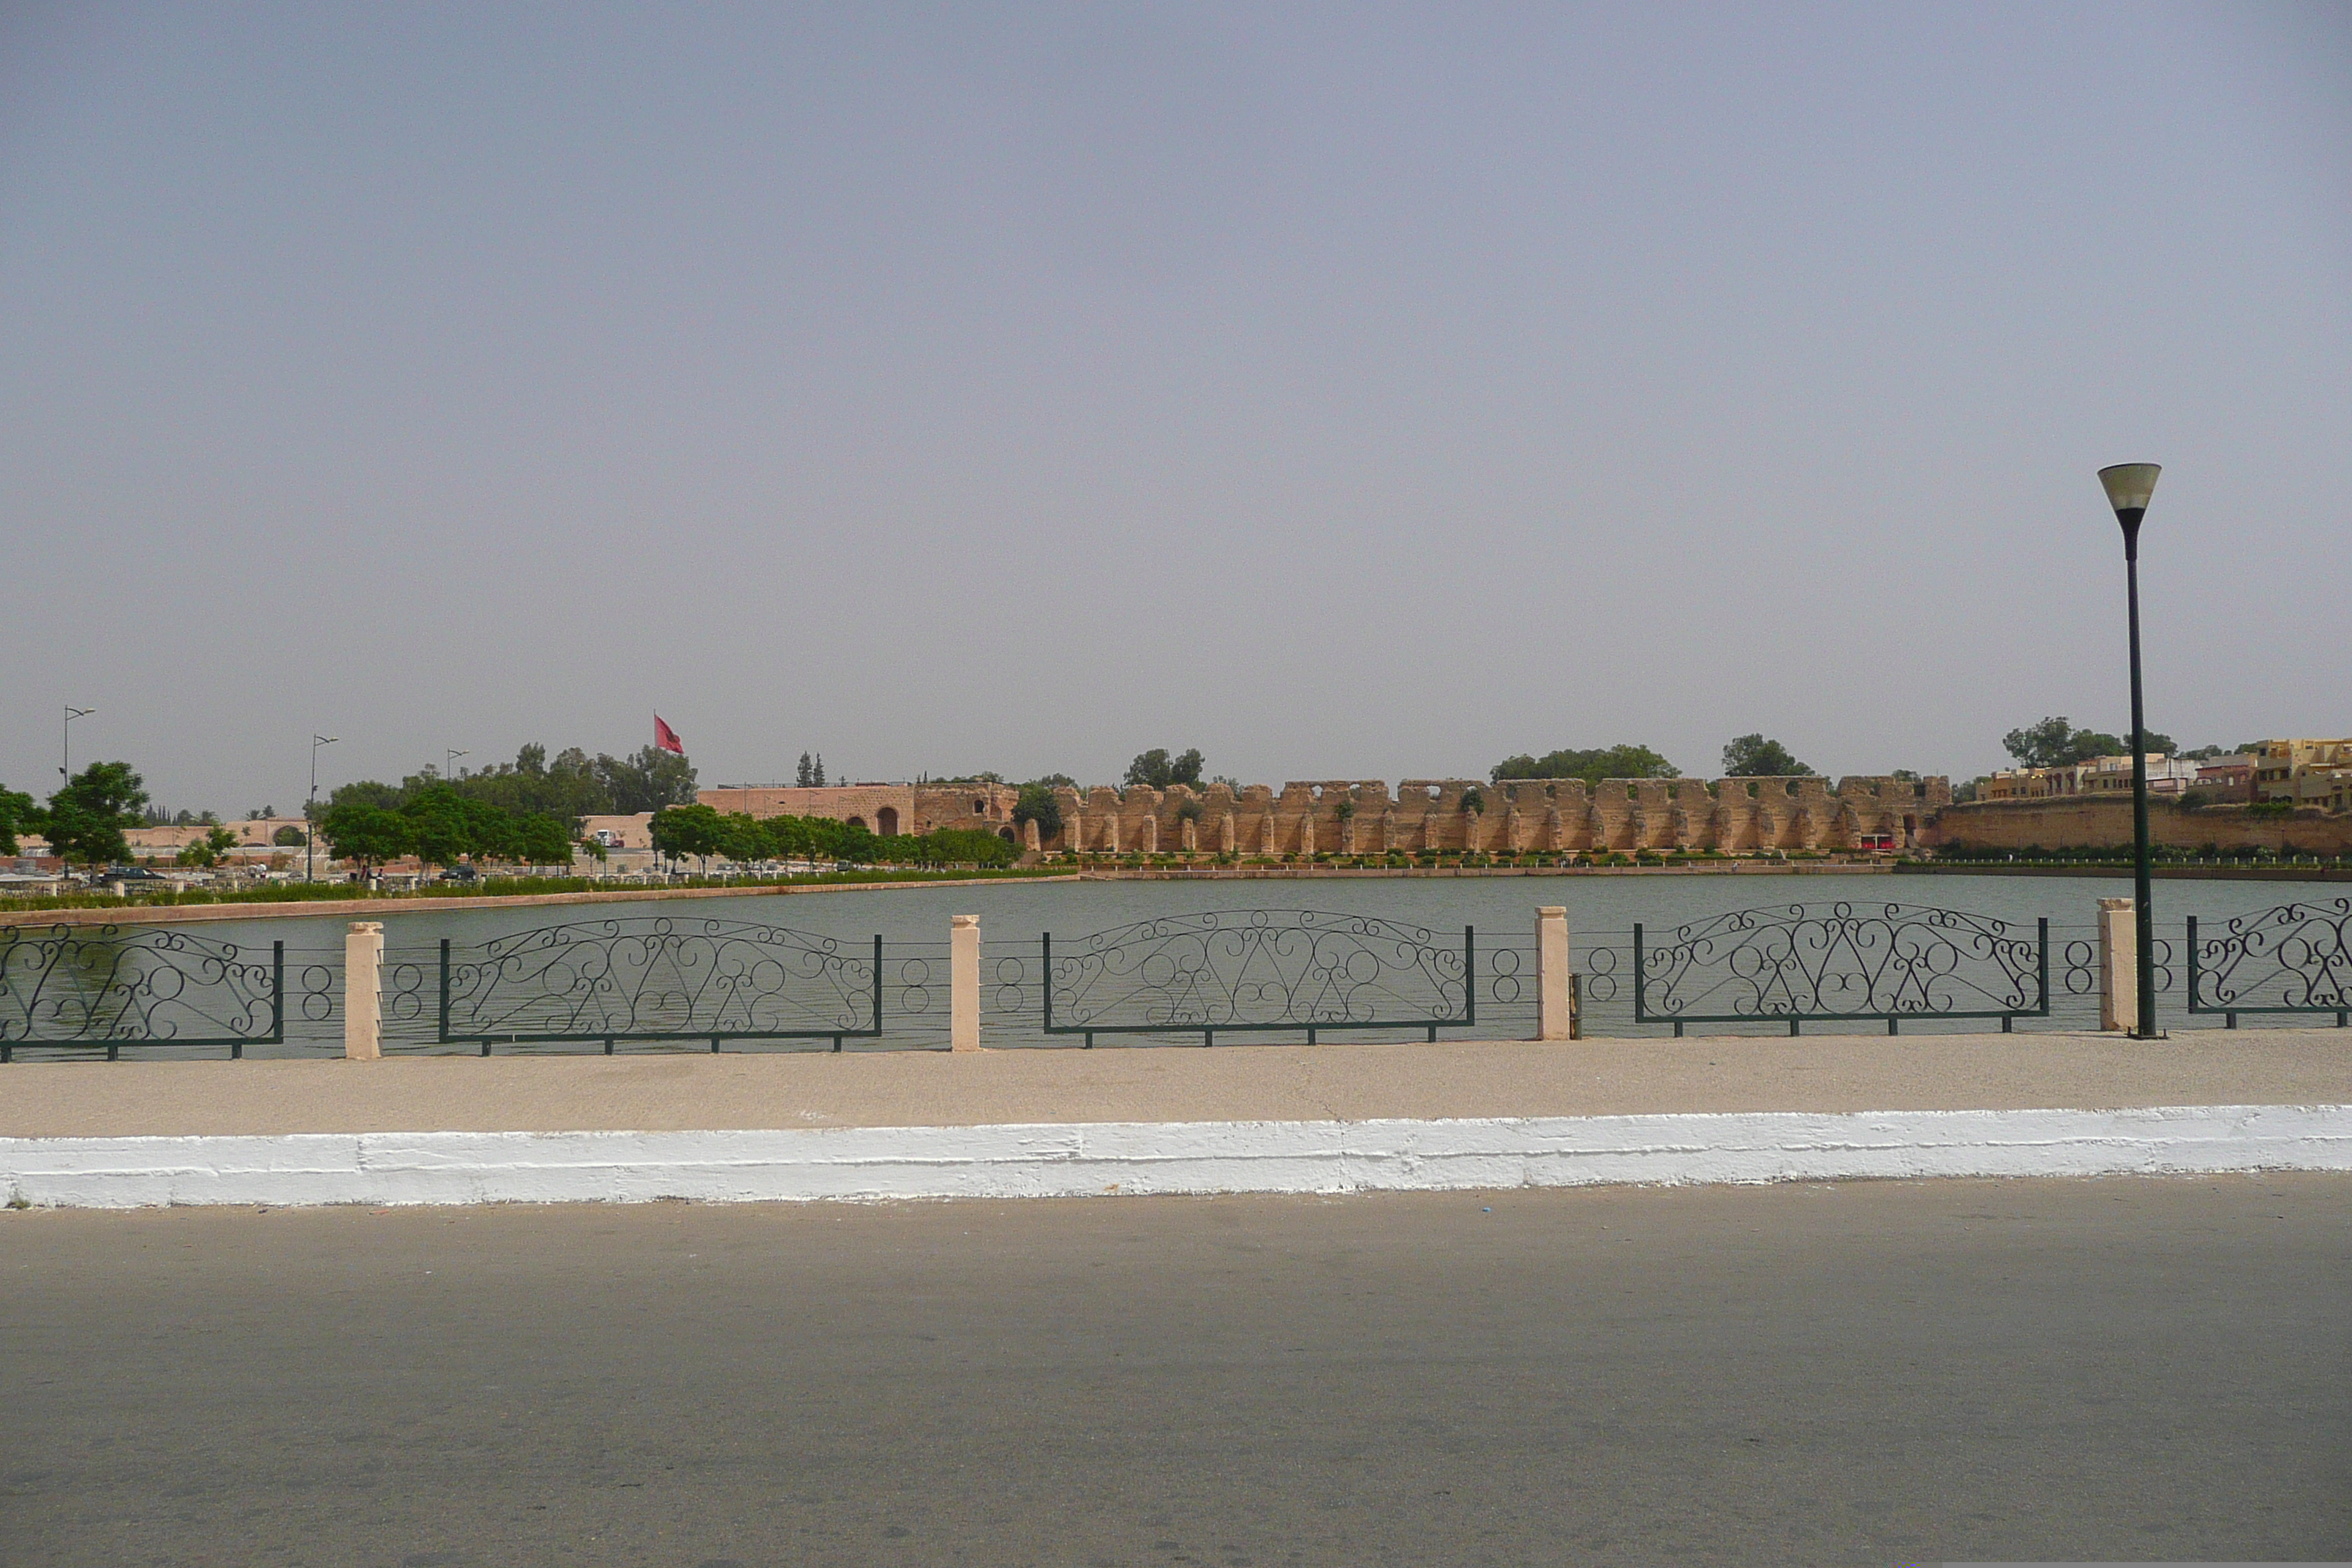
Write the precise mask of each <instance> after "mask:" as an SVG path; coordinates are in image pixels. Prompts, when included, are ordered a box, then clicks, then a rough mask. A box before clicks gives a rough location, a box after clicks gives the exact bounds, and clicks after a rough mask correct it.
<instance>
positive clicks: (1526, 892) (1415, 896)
mask: <svg viewBox="0 0 2352 1568" xmlns="http://www.w3.org/2000/svg"><path fill="white" fill-rule="evenodd" d="M2323 888H2324V889H2327V892H2328V894H2329V895H2330V896H2333V895H2334V894H2335V893H2336V892H2337V891H2339V890H2340V889H2336V888H2335V887H2333V886H2332V885H2329V884H2313V883H2296V882H2250V881H2221V880H2215V881H2201V880H2200V881H2188V880H2180V881H2172V880H2167V881H2159V882H2158V884H2157V887H2156V905H2157V930H2158V935H2159V937H2161V938H2163V939H2164V940H2165V941H2167V942H2170V943H2173V944H2176V945H2177V944H2178V942H2179V940H2180V936H2181V929H2182V926H2183V922H2184V919H2185V917H2186V916H2188V915H2189V914H2192V913H2193V914H2196V915H2198V916H2199V917H2200V919H2201V920H2206V921H2213V920H2220V919H2223V918H2227V917H2230V916H2235V915H2245V914H2252V913H2255V912H2258V911H2260V910H2267V909H2270V908H2272V907H2273V906H2274V905H2278V904H2282V903H2285V902H2287V901H2289V900H2296V899H2308V898H2311V897H2314V896H2315V895H2317V894H2318V893H2319V891H2320V889H2323ZM2130 891H2131V881H2130V879H2129V878H2128V877H1998V876H1992V877H1986V876H1948V877H1890V876H1815V875H1803V876H1755V875H1739V876H1674V875H1663V876H1662V875H1652V876H1630V877H1589V876H1584V877H1495V878H1470V877H1465V878H1333V879H1295V880H1294V879H1245V880H1232V881H1087V882H1027V881H1024V882H999V883H986V884H980V885H975V886H968V887H958V888H941V887H936V886H929V885H923V884H910V885H902V886H895V887H893V886H866V887H853V888H844V889H832V890H826V891H823V892H813V893H796V894H763V895H759V896H754V897H747V898H740V899H723V900H645V901H631V902H621V903H612V904H602V905H597V906H594V907H593V908H594V917H595V918H600V919H601V918H607V917H611V918H628V917H651V916H664V917H667V918H669V919H671V920H673V921H677V923H678V924H679V925H680V926H681V927H690V926H692V925H694V924H695V923H697V922H698V921H703V920H706V919H709V920H721V921H730V922H736V921H741V922H753V923H761V924H772V925H778V926H784V927H789V928H793V929H796V930H800V931H810V932H814V933H816V934H818V935H821V936H824V937H829V938H835V939H838V940H840V941H842V942H871V940H872V938H873V937H875V936H877V935H879V936H881V937H882V938H883V939H884V941H885V943H886V945H887V952H888V955H889V956H888V966H889V978H890V991H891V995H890V999H889V1006H888V1026H887V1031H886V1037H885V1039H884V1041H883V1042H882V1044H883V1045H885V1046H893V1045H900V1044H910V1045H938V1044H943V1043H944V1042H945V1040H946V1037H947V1027H948V1018H947V1011H946V1009H947V986H946V984H944V981H945V976H946V971H947V963H946V960H947V944H948V920H949V917H950V915H955V914H977V915H978V916H979V917H980V921H981V940H982V980H983V986H982V991H983V1023H984V1028H985V1031H986V1038H987V1040H988V1043H990V1044H993V1045H1039V1046H1042V1045H1045V1044H1048V1043H1052V1044H1055V1045H1071V1044H1074V1043H1075V1042H1072V1041H1070V1040H1067V1039H1059V1038H1057V1039H1055V1040H1053V1041H1051V1042H1049V1041H1048V1040H1047V1038H1046V1037H1045V1036H1044V1035H1043V1033H1042V1032H1041V1030H1040V1029H1039V1027H1038V1025H1039V1023H1040V1022H1041V1021H1042V1005H1041V998H1040V994H1039V992H1038V989H1037V986H1036V984H1034V980H1035V976H1034V973H1031V972H1030V970H1031V968H1032V967H1033V966H1034V960H1035V957H1036V954H1037V952H1038V939H1039V937H1040V936H1041V935H1042V934H1044V933H1045V932H1047V931H1051V932H1052V933H1053V936H1054V939H1055V947H1056V949H1057V950H1058V949H1060V948H1061V947H1062V946H1063V944H1064V943H1065V942H1071V941H1075V940H1076V939H1078V938H1081V937H1085V936H1087V935H1089V934H1092V933H1094V932H1097V931H1108V930H1111V929H1113V928H1116V927H1119V926H1123V925H1127V924H1129V923H1132V922H1135V921H1145V920H1150V919H1154V918H1159V917H1163V916H1167V915H1172V914H1191V913H1200V912H1204V911H1244V910H1301V909H1311V910H1327V911H1330V912H1334V913H1338V914H1341V915H1350V914H1352V915H1362V916H1366V917H1370V918H1374V919H1378V920H1382V921H1395V922H1400V923H1406V924H1412V925H1417V926H1425V927H1428V928H1430V929H1432V930H1433V931H1453V932H1454V933H1455V935H1456V936H1457V937H1458V935H1459V932H1460V931H1461V929H1462V927H1464V926H1465V925H1467V926H1472V927H1475V929H1476V931H1477V932H1478V950H1479V958H1480V966H1481V971H1482V977H1483V979H1484V980H1485V982H1486V986H1487V989H1486V991H1485V992H1483V993H1482V995H1481V1001H1480V1005H1479V1013H1478V1020H1479V1023H1478V1027H1477V1028H1476V1029H1475V1031H1467V1032H1465V1031H1460V1030H1455V1031H1450V1033H1452V1034H1454V1035H1456V1036H1462V1035H1464V1034H1465V1033H1475V1034H1476V1035H1481V1036H1484V1035H1490V1034H1491V1035H1497V1036H1503V1037H1509V1036H1511V1035H1514V1034H1525V1033H1528V1032H1529V1030H1530V1029H1531V1027H1532V1024H1533V1018H1534V1006H1535V999H1534V994H1533V986H1532V984H1528V983H1527V977H1528V975H1531V974H1532V965H1531V962H1530V961H1529V954H1530V953H1531V952H1532V948H1533V939H1534V927H1535V911H1536V909H1537V907H1538V905H1544V904H1559V905H1563V906H1565V907H1566V909H1567V910H1568V920H1569V925H1570V931H1571V932H1572V935H1573V939H1574V945H1575V950H1576V964H1577V968H1578V969H1579V971H1580V972H1581V973H1584V974H1586V975H1588V976H1594V977H1598V976H1601V975H1605V974H1609V973H1612V972H1614V973H1618V974H1621V975H1622V974H1625V973H1630V971H1629V969H1628V967H1627V966H1628V963H1629V962H1630V950H1631V942H1632V936H1631V933H1632V931H1633V923H1634V922H1635V921H1641V922H1643V925H1644V927H1645V928H1646V929H1648V930H1649V931H1652V932H1653V933H1655V932H1656V931H1658V930H1659V929H1660V928H1671V927H1673V926H1675V925H1677V924H1680V923H1683V922H1686V921H1699V920H1705V919H1708V918H1711V917H1714V916H1717V915H1721V914H1724V913H1727V912H1728V911H1730V910H1738V909H1747V908H1759V907H1773V908H1783V907H1786V906H1788V905H1790V904H1796V903H1802V904H1805V905H1808V906H1814V907H1818V906H1822V905H1826V904H1830V903H1832V902H1836V901H1838V900H1847V901H1850V902H1852V903H1853V904H1854V905H1856V906H1857V908H1862V909H1867V908H1869V907H1870V906H1873V905H1876V906H1884V905H1885V904H1888V903H1897V902H1899V903H1903V904H1906V905H1921V904H1926V905H1939V906H1942V907H1946V908H1950V909H1955V910H1965V911H1967V912H1968V913H1969V914H1972V915H1976V916H1980V917H1987V918H1990V919H1992V920H1998V921H2008V922H2011V923H2013V924H2017V925H2021V926H2022V927H2023V928H2024V930H2025V931H2027V932H2028V933H2030V932H2031V931H2032V928H2033V923H2034V921H2037V920H2039V919H2041V918H2042V917H2045V916H2046V917H2047V918H2048V919H2049V921H2050V922H2051V949H2052V954H2051V972H2052V985H2051V988H2052V991H2053V1016H2051V1017H2050V1018H2049V1019H2048V1020H2046V1021H2037V1023H2035V1024H2034V1025H2032V1026H2037V1027H2043V1028H2063V1029H2081V1028H2086V1027H2095V1026H2097V1009H2098V1000H2097V995H2096V985H2095V978H2093V976H2094V973H2095V960H2093V959H2092V957H2091V954H2092V951H2093V950H2092V948H2091V945H2090V944H2091V941H2092V938H2093V936H2094V933H2095V926H2096V921H2097V910H2098V900H2100V899H2102V898H2116V897H2127V896H2129V894H2130ZM586 913H587V911H586V910H582V909H580V908H579V907H576V906H572V907H565V906H554V907H546V906H541V907H530V908H509V909H500V910H446V909H434V908H432V907H430V906H429V905H426V906H407V907H403V906H401V905H397V904H387V905H386V906H384V908H383V910H381V911H380V912H378V911H371V914H370V918H371V919H379V920H382V921H383V923H384V942H385V954H384V963H385V970H384V984H385V992H386V996H385V1013H386V1041H385V1043H386V1047H387V1048H388V1049H394V1050H397V1049H403V1048H426V1049H429V1048H433V1047H432V1046H431V1041H432V1039H433V1036H434V1022H435V1017H436V1011H437V1004H438V996H437V990H438V979H437V975H438V952H439V944H440V942H441V941H442V939H443V938H445V937H446V938H447V939H449V940H450V941H451V942H452V943H453V945H454V946H457V947H463V946H467V945H469V944H481V943H486V942H491V941H493V940H494V939H497V938H499V937H509V936H513V935H515V934H517V933H520V932H523V931H531V930H535V929H537V928H540V927H544V926H551V925H556V924H560V923H563V922H565V921H576V920H579V919H581V918H583V916H584V915H586ZM345 927H346V921H344V920H341V919H320V918H315V917H299V918H294V919H285V920H268V921H217V922H207V923H206V924H205V926H204V927H202V928H201V930H202V931H203V932H204V935H205V937H206V938H208V939H212V940H215V941H219V942H226V943H232V944H236V945H237V946H239V947H241V948H242V949H243V950H244V951H245V952H247V954H248V955H249V954H250V953H251V952H255V951H258V952H261V953H263V954H264V955H265V960H264V962H265V963H266V954H267V952H268V944H269V942H271V941H272V940H282V941H284V942H286V944H287V949H288V952H287V972H288V990H289V1002H290V1003H291V1004H294V1005H289V1008H288V1025H287V1027H288V1035H289V1040H288V1043H287V1045H286V1046H285V1047H282V1048H277V1049H274V1050H273V1049H272V1048H269V1047H257V1048H255V1049H254V1050H252V1051H250V1052H248V1053H247V1054H249V1055H269V1054H319V1053H320V1052H331V1051H334V1050H339V1049H340V1048H341V1019H340V1016H337V1015H336V1013H335V1010H334V1008H333V1006H332V1005H330V999H329V997H328V996H327V995H326V994H325V991H324V989H323V988H320V987H312V988H310V989H311V990H312V991H314V992H317V993H318V994H315V995H312V996H311V997H310V1003H309V1005H301V1002H302V997H303V995H304V987H303V986H301V985H300V984H298V977H299V975H301V974H302V973H308V972H311V971H313V970H318V969H319V968H320V966H324V965H335V966H339V965H340V962H341V950H342V940H343V933H344V931H345ZM151 929H152V928H151ZM2070 949H2071V950H2072V951H2073V952H2074V960H2075V962H2074V963H2071V964H2070V962H2069V958H2068V954H2069V952H2070ZM1504 966H1509V967H1511V968H1512V969H1513V970H1514V971H1515V973H1514V974H1513V975H1512V976H1511V979H1512V980H1513V984H1511V985H1510V986H1508V987H1503V986H1501V985H1499V984H1497V983H1496V980H1497V976H1496V973H1494V972H1495V971H1496V970H1498V969H1500V968H1501V967H1504ZM2070 972H2071V973H2072V976H2073V984H2072V985H2071V986H2070V984H2068V980H2069V974H2070ZM908 975H914V976H918V977H919V980H920V981H921V982H923V983H922V984H915V983H913V982H907V983H905V984H902V981H904V979H905V977H906V976H908ZM2168 979H2169V980H2170V982H2171V984H2170V985H2169V986H2168V991H2167V994H2166V995H2165V996H2164V998H2163V999H2162V1000H2161V1001H2160V1004H2159V1007H2160V1014H2161V1017H2162V1021H2163V1023H2164V1025H2165V1026H2166V1027H2168V1028H2176V1029H2177V1028H2185V1027H2192V1026H2205V1025H2208V1024H2219V1023H2220V1020H2219V1019H2218V1018H2215V1019H2204V1018H2199V1019H2191V1018H2189V1016H2187V1013H2186V1008H2185V1002H2184V998H2183V994H2182V992H2181V990H2180V983H2179V964H2177V963H2176V964H2174V965H2173V966H2172V971H2171V973H2170V974H2169V975H2168ZM2086 983H2087V984H2088V990H2087V994H2086V992H2085V990H2084V986H2085V984H2086ZM1612 991H1613V994H1599V993H1604V992H1612ZM1506 994H1508V996H1509V998H1510V999H1509V1000H1506V999H1505V995H1506ZM1632 1019H1633V999H1632V994H1631V988H1630V985H1627V986H1622V987H1610V986H1594V985H1590V984H1588V986H1587V994H1586V1023H1587V1027H1588V1031H1589V1032H1590V1033H1592V1034H1595V1035H1656V1034H1664V1033H1666V1032H1667V1031H1666V1029H1665V1027H1664V1026H1654V1027H1649V1028H1638V1027H1636V1026H1634V1025H1633V1022H1632ZM1815 1027H1816V1026H1808V1032H1809V1033H1811V1032H1813V1029H1814V1028H1815ZM1818 1027H1819V1028H1821V1029H1822V1031H1823V1032H1828V1031H1829V1030H1831V1029H1832V1028H1833V1027H1838V1026H1826V1025H1825V1026H1818ZM1853 1027H1854V1028H1856V1029H1858V1030H1862V1031H1865V1032H1868V1031H1874V1030H1876V1029H1877V1028H1878V1027H1879V1026H1873V1025H1867V1024H1864V1025H1857V1026H1853ZM1938 1027H1947V1026H1937V1025H1935V1024H1928V1023H1921V1024H1917V1025H1912V1024H1906V1026H1905V1030H1906V1034H1908V1033H1910V1032H1913V1031H1914V1030H1915V1029H1916V1030H1917V1031H1919V1032H1932V1031H1934V1030H1936V1029H1937V1028H1938ZM1959 1027H1982V1025H1970V1026H1959ZM2021 1027H2027V1025H2023V1024H2021ZM1758 1032H1765V1033H1780V1034H1783V1035H1785V1032H1786V1031H1785V1027H1783V1026H1769V1025H1768V1026H1760V1027H1759V1031H1758ZM1302 1037H1303V1036H1302ZM1147 1038H1148V1037H1147ZM1182 1038H1184V1037H1183V1036H1171V1039H1182ZM1191 1038H1192V1040H1193V1042H1194V1043H1195V1044H1197V1042H1198V1035H1197V1033H1195V1034H1193V1035H1192V1036H1191ZM1268 1038H1273V1039H1282V1038H1284V1037H1280V1036H1275V1037H1268ZM1106 1043H1107V1042H1106ZM453 1048H470V1047H453ZM550 1048H558V1049H560V1048H563V1047H550ZM589 1048H600V1047H594V1046H592V1047H589ZM680 1048H688V1049H691V1048H694V1047H691V1046H687V1047H680ZM703 1048H706V1049H707V1048H708V1047H703ZM730 1048H731V1047H730ZM850 1048H852V1049H855V1048H856V1045H855V1044H853V1045H852V1046H851V1047H850Z"/></svg>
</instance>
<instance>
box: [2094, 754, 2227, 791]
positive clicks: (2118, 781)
mask: <svg viewBox="0 0 2352 1568" xmlns="http://www.w3.org/2000/svg"><path fill="white" fill-rule="evenodd" d="M2075 775H2076V783H2075V786H2074V793H2075V794H2077V795H2116V794H2122V795H2129V794H2131V790H2132V760H2131V758H2129V757H2127V756H2126V757H2094V758H2092V759H2091V760H2090V761H2089V762H2087V763H2076V764H2075ZM2196 782H2197V764H2196V763H2193V762H2191V761H2189V759H2188V758H2186V757H2168V756H2167V755H2165V754H2164V753H2163V752H2149V753H2148V754H2147V793H2148V794H2150V795H2181V794H2185V793H2186V792H2187V791H2188V789H2189V785H2191V784H2195V783H2196Z"/></svg>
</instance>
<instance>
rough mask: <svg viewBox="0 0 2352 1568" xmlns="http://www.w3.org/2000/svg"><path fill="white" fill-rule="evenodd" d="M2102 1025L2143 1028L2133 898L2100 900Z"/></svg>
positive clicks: (2136, 919) (2101, 1026)
mask: <svg viewBox="0 0 2352 1568" xmlns="http://www.w3.org/2000/svg"><path fill="white" fill-rule="evenodd" d="M2099 1027H2100V1028H2102V1029H2122V1030H2126V1031H2129V1032H2135V1033H2136V1032H2137V1030H2138V1028H2139V909H2138V906H2137V904H2136V903H2134V902H2133V900H2129V899H2101V900H2099Z"/></svg>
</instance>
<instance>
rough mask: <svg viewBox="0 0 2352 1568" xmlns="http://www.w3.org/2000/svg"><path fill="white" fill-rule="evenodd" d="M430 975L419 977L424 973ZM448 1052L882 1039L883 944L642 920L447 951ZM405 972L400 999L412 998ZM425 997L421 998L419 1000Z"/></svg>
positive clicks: (559, 929) (442, 1028)
mask: <svg viewBox="0 0 2352 1568" xmlns="http://www.w3.org/2000/svg"><path fill="white" fill-rule="evenodd" d="M419 978H421V976H419ZM438 979H439V996H438V999H437V1014H436V1028H435V1034H434V1037H435V1039H436V1042H437V1043H439V1044H442V1045H476V1046H478V1047H480V1048H481V1054H482V1055H484V1056H488V1055H489V1054H490V1050H491V1047H493V1046H496V1045H527V1044H549V1043H559V1042H569V1041H601V1042H602V1043H603V1045H604V1052H605V1054H606V1055H608V1056H609V1055H611V1054H612V1052H613V1049H614V1046H615V1045H616V1044H618V1043H620V1042H622V1041H662V1040H708V1041H709V1042H710V1048H711V1049H712V1050H713V1051H717V1050H719V1049H720V1048H721V1047H723V1046H724V1044H725V1043H726V1042H727V1041H729V1040H794V1039H830V1040H831V1041H832V1042H833V1048H834V1049H835V1050H839V1049H841V1046H842V1042H843V1041H844V1040H845V1039H850V1038H863V1037H874V1036H878V1035H880V1034H881V1032H882V993H883V964H882V939H881V938H880V937H878V936H877V937H876V938H875V939H874V943H873V946H872V947H871V949H866V948H864V947H862V946H853V945H850V944H847V943H844V942H839V941H837V940H835V938H832V937H828V936H819V935H815V934H814V933H812V932H808V931H794V930H792V929H790V928H789V927H785V926H771V925H757V924H752V923H751V922H748V921H729V920H700V921H680V920H674V919H670V918H667V917H662V916H636V917H626V918H620V919H614V920H604V921H576V922H573V923H571V924H566V925H556V926H542V927H541V928H539V929H538V930H535V931H520V932H518V933H516V934H515V935H512V936H503V937H499V938H496V939H494V940H492V941H489V942H480V943H477V944H470V945H467V946H463V947H460V946H458V945H456V944H453V943H452V942H448V941H446V940H445V941H443V942H442V943H441V952H440V965H439V975H438ZM413 995H414V991H413V990H411V989H408V988H406V986H405V982H404V978H403V976H402V975H401V974H400V973H399V972H398V971H397V970H395V973H394V984H393V998H394V1007H393V1008H392V1012H393V1015H394V1018H395V1019H397V1018H398V1017H399V1016H401V1014H402V1012H403V1011H404V1005H403V1003H402V1002H401V1000H400V999H401V998H403V997H404V996H413ZM416 1000H419V1001H421V998H416Z"/></svg>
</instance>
